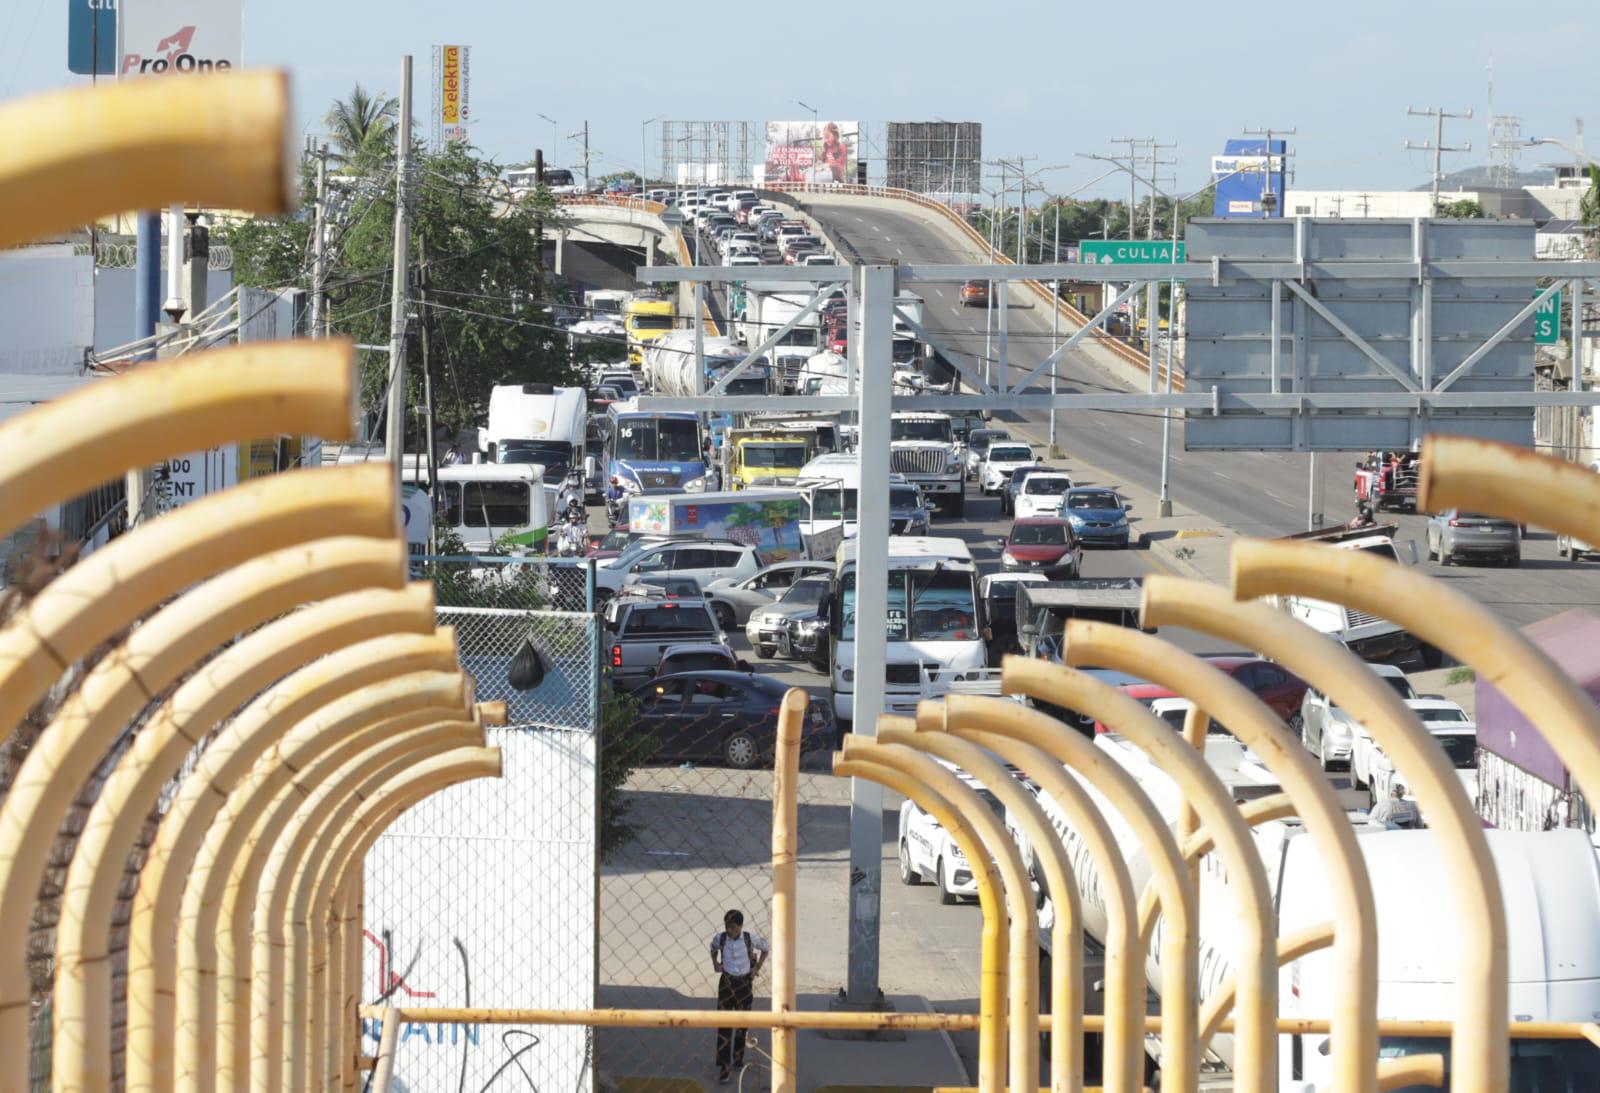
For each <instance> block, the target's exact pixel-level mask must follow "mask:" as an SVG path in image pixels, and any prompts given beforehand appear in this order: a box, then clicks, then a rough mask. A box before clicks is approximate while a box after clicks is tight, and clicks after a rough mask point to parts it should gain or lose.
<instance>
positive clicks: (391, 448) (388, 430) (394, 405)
mask: <svg viewBox="0 0 1600 1093" xmlns="http://www.w3.org/2000/svg"><path fill="white" fill-rule="evenodd" d="M398 149H399V155H398V156H397V158H396V160H395V172H394V273H393V278H394V284H393V286H392V292H391V294H390V298H389V407H388V415H387V419H386V420H385V422H384V429H385V432H384V445H383V447H384V454H385V455H386V456H387V457H388V459H389V461H390V462H391V463H393V464H394V485H395V497H396V498H397V499H398V498H399V496H400V479H401V474H400V465H401V463H402V462H403V461H404V459H405V451H406V310H407V309H408V308H409V307H410V306H411V299H410V292H409V289H410V285H409V283H408V279H409V278H410V276H411V237H410V229H411V224H410V215H409V212H410V210H409V209H408V208H407V203H408V202H409V200H410V195H409V192H408V190H409V188H408V186H407V176H408V175H409V174H410V172H411V55H410V54H409V53H408V54H406V56H405V57H404V58H403V59H402V60H401V62H400V134H399V142H398Z"/></svg>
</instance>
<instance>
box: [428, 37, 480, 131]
mask: <svg viewBox="0 0 1600 1093" xmlns="http://www.w3.org/2000/svg"><path fill="white" fill-rule="evenodd" d="M434 51H435V64H434V72H435V74H436V80H437V82H436V84H435V86H434V89H433V102H434V125H435V127H436V129H437V132H438V135H439V138H440V139H441V140H466V139H467V122H468V121H469V120H470V115H471V109H470V106H469V100H468V97H467V79H468V74H469V72H470V66H471V54H472V50H471V48H470V47H468V46H435V47H434Z"/></svg>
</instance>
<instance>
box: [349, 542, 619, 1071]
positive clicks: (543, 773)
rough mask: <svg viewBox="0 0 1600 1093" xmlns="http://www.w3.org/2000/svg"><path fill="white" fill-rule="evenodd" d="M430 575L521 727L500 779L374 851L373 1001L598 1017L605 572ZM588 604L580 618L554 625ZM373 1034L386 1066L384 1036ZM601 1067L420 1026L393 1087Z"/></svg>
mask: <svg viewBox="0 0 1600 1093" xmlns="http://www.w3.org/2000/svg"><path fill="white" fill-rule="evenodd" d="M425 564H426V565H427V566H428V567H430V568H431V570H432V575H433V576H434V578H435V583H436V586H437V588H438V593H439V601H440V607H439V609H438V621H439V624H440V625H441V626H454V627H455V629H456V643H457V646H458V648H459V650H460V654H461V662H462V666H463V667H464V668H466V670H467V671H469V672H471V673H472V675H473V676H474V678H475V679H476V680H477V684H478V689H477V697H478V699H479V700H480V701H493V700H504V701H505V702H506V703H507V706H508V709H509V723H508V724H507V726H506V727H504V728H491V729H489V730H488V742H489V744H490V745H491V746H494V747H498V748H500V749H501V751H502V757H503V774H502V777H501V778H499V779H497V780H486V781H478V782H471V783H468V784H465V785H461V786H456V787H453V788H451V789H448V790H446V791H444V792H442V793H439V794H436V795H435V796H433V797H430V798H428V799H427V800H425V801H423V802H422V803H421V804H419V805H418V806H417V807H416V808H414V809H412V810H410V811H409V812H407V813H406V814H405V815H403V816H402V817H401V818H400V820H399V821H398V822H397V823H396V824H395V825H394V827H392V828H391V829H390V830H389V832H388V833H387V834H386V835H384V836H383V837H382V838H381V839H379V840H378V842H377V844H376V845H375V846H374V848H373V850H372V853H371V855H370V856H369V858H368V861H367V870H366V937H365V957H364V977H363V982H362V989H361V995H362V997H361V1001H362V1002H363V1003H364V1004H380V1005H381V1004H384V1003H392V1004H395V1005H413V1006H417V1005H421V1006H473V1007H497V1008H511V1007H517V1008H526V1007H556V1008H586V1007H589V1006H592V1005H594V1003H595V991H594V987H595V906H596V898H597V892H596V887H595V864H596V860H597V854H598V838H599V824H598V823H597V816H598V807H597V806H598V801H599V795H600V794H599V777H598V772H599V752H598V743H599V742H598V739H597V735H596V732H595V726H596V722H597V717H598V711H599V708H600V700H601V697H602V694H601V690H600V677H599V659H598V650H599V644H598V633H597V630H596V620H595V617H594V615H592V614H590V613H587V612H585V611H583V610H582V609H581V608H582V606H583V604H584V603H585V602H587V601H588V600H589V598H590V597H591V596H592V591H591V589H592V585H591V583H590V580H589V574H590V572H591V571H590V570H589V569H588V568H587V567H583V566H566V565H556V564H548V565H547V564H545V563H543V562H537V563H526V562H523V563H517V564H514V565H512V564H502V563H498V562H487V563H484V562H482V561H481V560H479V559H465V560H459V561H448V560H442V559H428V560H426V562H425ZM463 600H466V601H471V602H469V603H466V604H463V603H461V601H463ZM485 602H490V603H498V604H506V603H508V602H509V603H521V604H523V605H524V606H480V605H481V604H484V603H485ZM573 602H576V603H577V604H578V607H579V609H578V610H558V609H555V606H556V605H562V606H565V605H567V604H570V603H573ZM362 1035H363V1041H364V1045H365V1046H364V1050H366V1051H369V1052H370V1051H373V1050H374V1049H375V1045H376V1042H377V1036H378V1027H377V1022H372V1021H369V1022H364V1024H363V1028H362ZM592 1064H593V1048H592V1040H591V1034H590V1032H589V1030H587V1029H582V1028H521V1027H517V1028H513V1027H496V1026H477V1025H423V1024H408V1025H405V1026H403V1027H402V1029H401V1032H400V1040H399V1046H398V1054H397V1058H396V1069H395V1073H396V1076H397V1078H398V1079H399V1081H400V1082H402V1083H403V1084H404V1086H405V1087H406V1088H408V1089H412V1090H422V1089H429V1090H431V1089H463V1090H464V1089H473V1090H476V1089H489V1088H498V1087H500V1086H501V1085H503V1084H506V1083H510V1084H512V1085H517V1086H519V1087H520V1086H521V1085H522V1084H524V1083H531V1085H532V1087H534V1088H539V1089H543V1090H550V1091H553V1090H573V1091H582V1090H588V1089H591V1088H592V1087H593V1077H594V1071H593V1065H592Z"/></svg>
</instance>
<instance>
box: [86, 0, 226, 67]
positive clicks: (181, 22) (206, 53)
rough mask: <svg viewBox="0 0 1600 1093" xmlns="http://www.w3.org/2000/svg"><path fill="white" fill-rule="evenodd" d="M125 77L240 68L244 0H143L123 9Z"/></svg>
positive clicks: (122, 36) (120, 20)
mask: <svg viewBox="0 0 1600 1093" xmlns="http://www.w3.org/2000/svg"><path fill="white" fill-rule="evenodd" d="M118 14H119V15H120V19H119V20H118V22H119V23H120V26H119V27H118V30H119V35H118V36H119V38H120V42H119V46H118V48H119V50H120V53H121V62H120V63H119V64H118V65H117V74H118V75H119V76H124V77H128V76H162V75H166V74H169V73H173V72H211V71H214V70H217V69H229V68H238V67H239V64H240V63H241V61H242V59H243V53H244V0H139V2H138V3H136V4H128V5H126V6H125V7H123V8H122V10H121V11H119V13H118Z"/></svg>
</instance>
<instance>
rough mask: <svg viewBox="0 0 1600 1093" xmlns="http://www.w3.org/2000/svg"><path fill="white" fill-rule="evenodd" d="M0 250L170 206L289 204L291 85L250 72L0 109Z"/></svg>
mask: <svg viewBox="0 0 1600 1093" xmlns="http://www.w3.org/2000/svg"><path fill="white" fill-rule="evenodd" d="M0 131H3V132H5V133H8V134H10V135H11V139H12V140H13V141H15V144H14V145H13V146H12V148H11V149H10V150H9V151H8V153H7V156H6V161H5V164H4V165H3V166H0V248H7V247H16V246H20V245H21V244H23V243H28V242H31V241H33V240H35V239H43V238H45V237H47V236H49V235H51V234H53V233H56V232H61V231H66V230H67V229H69V228H76V227H78V226H79V225H82V224H86V223H90V222H92V221H94V220H98V219H99V218H100V217H102V216H111V215H113V214H115V213H120V212H124V211H126V210H128V209H164V208H166V207H167V206H168V205H170V204H172V203H173V202H174V201H184V202H188V203H190V204H195V205H208V206H211V207H213V208H222V209H241V210H244V211H247V212H254V213H263V214H269V215H270V214H273V213H281V212H287V211H288V209H289V207H290V205H291V204H292V197H291V194H292V193H293V189H292V187H293V172H294V164H295V160H294V158H293V155H292V150H291V138H292V137H293V136H294V132H293V119H292V117H291V113H290V109H289V80H288V77H287V76H286V75H284V74H283V73H282V72H277V71H272V70H255V71H249V72H228V73H216V74H211V75H197V74H194V73H186V74H185V75H184V76H183V78H181V79H169V80H160V79H154V80H128V81H125V82H120V83H112V84H109V85H107V86H105V87H95V88H80V89H74V90H71V91H51V92H48V93H46V94H43V95H30V96H29V97H27V98H24V99H18V100H15V101H14V102H11V103H7V104H5V105H3V106H0Z"/></svg>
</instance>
